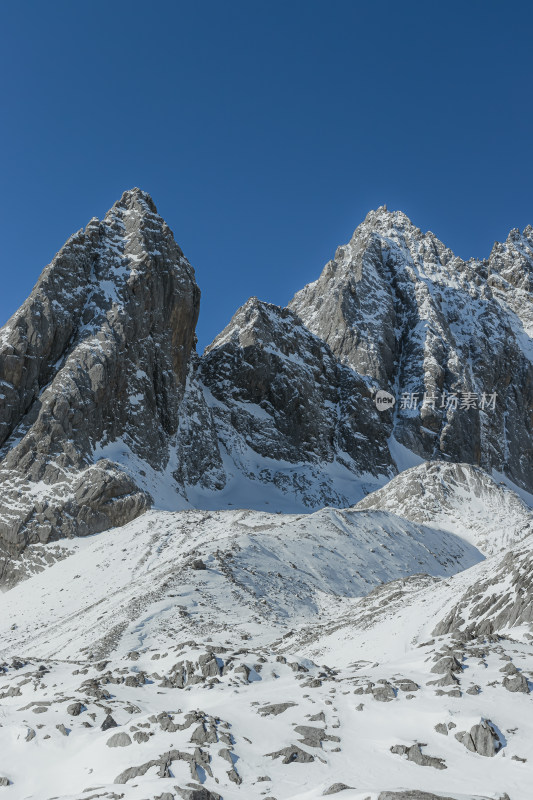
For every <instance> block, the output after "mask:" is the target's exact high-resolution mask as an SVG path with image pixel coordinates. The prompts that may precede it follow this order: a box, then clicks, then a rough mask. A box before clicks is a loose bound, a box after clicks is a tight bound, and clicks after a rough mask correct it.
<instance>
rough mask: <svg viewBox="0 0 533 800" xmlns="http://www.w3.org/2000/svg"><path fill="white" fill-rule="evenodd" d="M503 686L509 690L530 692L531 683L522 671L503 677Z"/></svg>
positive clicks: (523, 692)
mask: <svg viewBox="0 0 533 800" xmlns="http://www.w3.org/2000/svg"><path fill="white" fill-rule="evenodd" d="M503 686H504V688H505V689H507V691H508V692H521V693H522V694H529V684H528V682H527V678H526V676H525V675H524V674H523V673H522V672H517V673H516V674H514V675H506V676H505V678H504V679H503Z"/></svg>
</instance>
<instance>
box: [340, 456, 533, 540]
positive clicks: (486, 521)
mask: <svg viewBox="0 0 533 800" xmlns="http://www.w3.org/2000/svg"><path fill="white" fill-rule="evenodd" d="M356 508H358V509H382V510H383V511H391V512H392V513H394V514H399V515H400V516H402V517H404V518H405V519H409V520H412V521H413V522H420V523H422V524H424V525H432V526H434V527H437V528H439V529H441V530H445V531H450V532H451V533H456V534H457V535H458V536H461V537H462V538H464V539H466V540H467V541H468V542H470V543H471V544H473V545H475V546H476V547H477V548H479V550H481V552H482V553H485V554H486V555H491V554H493V553H496V552H498V551H499V550H503V549H505V548H506V547H510V546H511V545H512V544H515V543H516V542H519V541H520V540H521V539H525V538H526V537H527V536H528V535H530V534H532V533H533V511H532V510H531V508H530V507H529V506H527V505H526V504H525V502H524V501H523V500H521V498H519V497H518V495H517V494H515V492H513V491H511V490H510V489H509V488H507V486H505V485H504V484H502V483H501V482H499V483H496V482H495V481H494V480H493V479H492V478H491V477H490V476H489V475H487V473H486V472H484V471H483V470H482V469H480V468H479V467H473V466H471V465H470V464H448V463H445V462H442V461H427V462H425V463H423V464H421V465H419V466H418V467H412V468H411V469H407V470H405V471H404V472H401V473H400V474H399V475H397V476H396V477H395V478H393V479H392V480H391V481H389V483H387V485H386V486H384V487H383V488H382V489H379V490H378V491H376V492H373V493H372V494H369V495H368V496H367V497H366V498H365V499H364V500H361V501H360V502H359V503H358V504H357V506H356Z"/></svg>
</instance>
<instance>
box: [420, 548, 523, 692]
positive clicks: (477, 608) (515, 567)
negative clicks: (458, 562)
mask: <svg viewBox="0 0 533 800" xmlns="http://www.w3.org/2000/svg"><path fill="white" fill-rule="evenodd" d="M532 575H533V535H530V536H528V537H527V538H526V539H524V540H522V541H521V542H520V543H519V544H517V545H515V546H513V547H512V548H510V549H509V550H507V551H506V552H505V553H504V554H502V555H499V556H497V557H494V558H492V559H490V560H489V561H487V562H486V568H485V569H484V570H483V571H481V572H480V573H479V574H478V575H477V576H476V580H474V581H472V582H471V583H470V584H469V585H467V588H466V589H465V590H464V591H462V593H461V594H460V595H459V597H458V598H457V600H456V602H455V603H454V605H453V607H452V608H451V610H450V611H448V613H447V614H446V615H445V616H443V617H442V618H441V619H440V620H439V621H438V623H437V624H436V626H435V628H434V629H433V634H434V635H435V636H443V635H446V634H451V633H453V635H454V636H458V635H460V636H463V637H464V638H465V639H466V640H474V639H476V638H478V637H480V638H485V637H488V636H493V635H496V634H497V633H498V631H502V630H506V629H508V628H512V627H514V626H520V625H531V624H533V604H532V603H531V591H532V585H533V583H532ZM495 586H498V590H497V591H495V590H494V587H495ZM521 683H522V682H521V681H517V685H520V684H521Z"/></svg>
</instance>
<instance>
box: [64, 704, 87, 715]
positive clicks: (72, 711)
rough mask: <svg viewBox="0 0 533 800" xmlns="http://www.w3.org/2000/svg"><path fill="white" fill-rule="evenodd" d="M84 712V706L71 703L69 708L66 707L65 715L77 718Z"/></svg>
mask: <svg viewBox="0 0 533 800" xmlns="http://www.w3.org/2000/svg"><path fill="white" fill-rule="evenodd" d="M84 710H85V706H84V705H83V703H80V702H79V701H78V702H76V703H71V704H70V705H69V706H67V714H69V715H70V716H71V717H78V716H79V715H80V714H81V713H82V712H83V711H84Z"/></svg>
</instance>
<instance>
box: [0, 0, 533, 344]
mask: <svg viewBox="0 0 533 800" xmlns="http://www.w3.org/2000/svg"><path fill="white" fill-rule="evenodd" d="M532 30H533V5H532V4H531V3H530V2H525V1H524V0H522V2H503V0H498V1H496V0H461V2H450V0H448V2H439V3H437V2H428V1H427V0H420V1H419V2H409V0H406V2H399V0H395V2H388V0H381V1H380V2H375V3H373V2H360V1H359V0H282V1H280V0H268V2H263V0H261V1H260V0H246V1H245V2H241V0H225V1H223V0H216V2H215V1H213V2H206V1H204V0H189V2H180V0H175V1H174V2H157V0H155V2H138V1H137V0H128V2H124V0H112V2H109V1H107V2H101V1H100V0H96V1H95V0H93V2H90V3H82V2H80V1H79V0H68V1H65V2H60V1H58V0H48V1H47V2H42V0H39V1H38V2H37V1H36V0H30V1H29V2H28V1H27V2H19V3H7V2H6V3H2V4H1V9H0V59H1V69H2V82H1V89H0V91H1V98H0V99H1V103H0V115H1V120H0V148H1V150H0V153H1V162H0V163H1V173H0V178H1V182H2V192H1V200H0V203H1V205H0V228H1V229H0V237H1V238H0V241H1V251H0V324H3V323H4V322H5V321H6V320H7V318H8V317H9V316H10V315H11V313H13V311H14V310H15V309H16V308H17V307H18V305H19V304H20V303H21V302H22V301H23V300H24V299H25V297H26V296H27V294H28V293H29V291H30V290H31V288H32V286H33V284H34V283H35V281H36V279H37V277H38V275H39V273H40V271H41V269H42V268H43V267H44V266H45V265H46V264H47V263H48V262H49V261H50V259H51V258H52V256H53V255H54V253H55V252H56V251H57V250H58V249H59V248H60V247H61V245H62V244H63V242H64V241H65V239H67V237H68V236H69V235H70V234H71V233H73V232H74V231H75V230H77V229H78V228H80V227H83V226H84V225H85V224H86V223H87V222H88V220H89V219H90V218H91V217H92V216H100V217H101V216H103V215H104V213H105V212H106V210H107V209H108V208H109V207H110V206H111V205H112V204H113V202H114V201H115V200H116V199H118V198H119V197H120V195H121V193H122V191H123V190H124V189H128V188H131V187H133V186H140V187H142V188H143V189H145V190H146V191H148V192H150V193H151V194H152V196H153V198H154V200H155V202H156V204H157V206H158V209H159V211H160V213H161V214H162V215H163V216H164V217H165V219H166V220H167V222H168V223H169V225H170V227H171V228H172V229H173V231H174V234H175V236H176V239H177V241H178V243H179V244H180V245H181V247H182V248H183V250H184V251H185V253H186V255H187V257H188V258H189V260H190V261H191V262H192V264H193V265H194V267H195V269H196V275H197V280H198V283H199V285H200V288H201V290H202V311H201V315H200V323H199V331H198V332H199V338H200V345H201V346H200V350H201V349H202V347H203V346H205V345H206V344H207V343H209V341H210V340H211V339H212V338H213V337H214V335H215V334H216V333H217V332H218V331H219V330H220V329H221V328H222V327H223V326H224V325H225V324H226V323H227V322H228V321H229V319H230V317H231V316H232V314H233V312H234V311H235V309H236V308H237V307H238V306H239V305H240V304H241V303H243V302H244V301H245V300H246V299H247V298H248V297H249V296H250V295H257V296H258V297H260V298H261V299H264V300H269V301H271V302H274V303H279V304H285V303H286V302H288V300H289V299H290V298H291V297H292V295H293V293H294V292H295V291H296V290H297V289H299V288H301V287H302V286H303V285H304V284H305V283H307V282H308V281H310V280H314V279H315V278H316V277H317V276H318V274H319V272H320V270H321V269H322V266H323V264H324V263H325V262H326V261H327V260H328V259H329V258H330V257H331V256H332V255H333V253H334V250H335V248H336V246H337V245H339V244H342V243H344V242H345V241H347V240H348V239H349V237H350V236H351V233H352V231H353V229H354V228H355V227H356V226H357V224H358V223H359V222H360V221H361V220H362V219H363V217H364V216H365V214H366V212H367V211H368V210H369V209H370V208H375V207H377V206H378V205H381V204H383V203H386V204H387V205H388V206H389V208H393V209H396V208H399V209H401V210H403V211H405V213H407V214H408V215H409V216H410V217H411V218H412V220H413V221H414V222H415V223H416V224H417V225H419V226H420V227H421V228H423V229H429V230H432V231H434V233H436V234H437V235H438V236H439V237H440V238H441V239H443V240H444V242H445V243H446V244H447V245H448V246H450V247H451V248H452V249H454V250H455V251H456V252H457V253H458V254H459V255H461V256H463V257H470V256H477V257H484V256H487V255H488V253H489V252H490V249H491V246H492V243H493V241H494V240H495V239H502V238H505V237H506V235H507V233H508V231H509V229H510V228H512V227H520V228H523V227H524V226H525V225H526V224H528V223H533V207H532V188H533V157H532V144H533V47H532V43H531V35H532Z"/></svg>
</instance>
